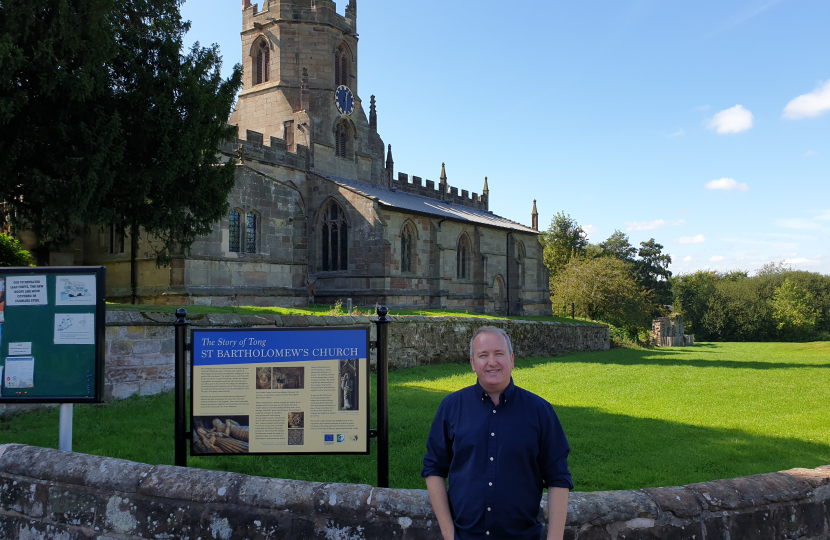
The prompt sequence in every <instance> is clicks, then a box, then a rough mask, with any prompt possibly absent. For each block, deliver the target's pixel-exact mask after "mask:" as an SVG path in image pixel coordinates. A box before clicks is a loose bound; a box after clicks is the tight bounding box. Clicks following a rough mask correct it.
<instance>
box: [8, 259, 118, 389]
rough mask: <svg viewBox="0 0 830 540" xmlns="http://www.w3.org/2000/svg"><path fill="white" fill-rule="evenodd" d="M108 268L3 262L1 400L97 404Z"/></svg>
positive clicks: (103, 342)
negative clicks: (6, 265) (9, 264)
mask: <svg viewBox="0 0 830 540" xmlns="http://www.w3.org/2000/svg"><path fill="white" fill-rule="evenodd" d="M105 298H106V268H104V267H80V266H71V267H54V266H53V267H29V268H0V361H2V363H0V367H1V368H2V392H0V403H100V402H101V401H102V398H103V376H104V354H105V351H104V345H105V332H104V328H105V327H104V323H105V319H106V304H105Z"/></svg>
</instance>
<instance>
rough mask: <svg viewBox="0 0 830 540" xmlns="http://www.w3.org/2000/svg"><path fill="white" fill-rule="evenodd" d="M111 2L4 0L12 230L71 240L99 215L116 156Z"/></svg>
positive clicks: (1, 191)
mask: <svg viewBox="0 0 830 540" xmlns="http://www.w3.org/2000/svg"><path fill="white" fill-rule="evenodd" d="M115 6H116V4H115V2H114V0H71V1H68V0H64V1H57V0H31V1H26V2H2V3H0V200H2V201H5V202H6V204H7V208H8V210H9V213H8V216H9V218H10V221H11V224H12V225H13V226H14V227H15V228H16V229H23V228H29V229H31V230H33V231H34V232H35V234H36V235H37V237H38V238H39V241H40V242H41V244H42V245H43V246H46V247H49V246H55V245H61V244H65V243H66V242H68V241H69V239H70V238H71V237H72V235H73V234H75V233H76V232H77V231H76V225H77V223H78V222H79V221H92V222H96V221H99V220H100V219H101V217H102V215H101V210H102V209H103V208H105V205H104V202H105V201H106V197H107V193H108V192H109V188H110V186H111V185H112V178H113V174H112V173H113V169H112V165H113V164H114V163H115V162H117V161H118V160H119V159H120V156H121V140H120V137H119V134H120V122H119V118H118V115H117V114H113V112H112V111H111V110H108V108H107V106H106V102H107V100H108V96H109V93H110V89H109V73H110V66H111V63H112V60H113V58H114V57H115V54H116V49H117V47H116V41H115V33H114V30H113V28H112V26H111V25H110V24H109V21H110V19H111V17H112V14H113V12H114V8H115Z"/></svg>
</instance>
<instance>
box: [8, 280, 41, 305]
mask: <svg viewBox="0 0 830 540" xmlns="http://www.w3.org/2000/svg"><path fill="white" fill-rule="evenodd" d="M48 303H49V301H48V300H47V296H46V276H7V277H6V304H7V305H9V306H45V305H47V304H48Z"/></svg>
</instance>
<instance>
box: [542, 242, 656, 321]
mask: <svg viewBox="0 0 830 540" xmlns="http://www.w3.org/2000/svg"><path fill="white" fill-rule="evenodd" d="M551 290H552V291H553V294H552V296H551V302H552V303H553V305H554V306H563V305H568V306H570V305H571V303H573V304H574V307H575V309H576V312H577V313H578V314H580V315H582V316H584V317H588V318H590V319H592V320H601V321H605V322H608V323H611V324H613V325H614V326H618V327H620V328H626V329H628V330H629V331H633V330H635V329H646V328H649V327H650V326H651V319H652V317H651V315H652V310H653V305H654V300H653V299H652V298H651V297H650V294H649V293H648V292H647V291H645V290H644V289H643V288H642V287H640V286H639V284H637V282H636V281H635V280H634V278H633V277H632V276H631V272H630V270H629V269H628V268H626V266H625V264H624V263H623V262H622V261H619V260H617V259H615V258H613V257H599V258H596V259H582V258H579V257H575V258H573V259H571V261H570V262H568V264H566V265H565V266H564V267H563V268H562V270H561V272H559V273H558V274H557V275H556V276H555V277H554V278H553V279H552V280H551ZM554 309H555V308H554Z"/></svg>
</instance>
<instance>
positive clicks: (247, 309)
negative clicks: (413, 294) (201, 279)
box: [107, 303, 590, 323]
mask: <svg viewBox="0 0 830 540" xmlns="http://www.w3.org/2000/svg"><path fill="white" fill-rule="evenodd" d="M179 307H183V306H159V305H152V304H135V305H134V304H114V303H108V304H107V310H108V311H142V312H145V313H175V312H176V310H177V309H179ZM184 307H185V309H187V313H188V314H192V315H204V314H209V313H238V314H240V315H263V314H267V315H346V314H347V312H346V311H345V309H344V308H343V306H340V307H339V308H336V307H335V306H329V305H324V304H312V305H311V306H309V307H306V308H284V307H258V306H184ZM355 309H356V311H355V313H357V314H358V315H369V316H376V315H377V312H376V310H375V309H374V308H355ZM389 314H390V315H421V316H424V317H478V318H486V319H516V320H524V321H553V322H573V323H587V322H590V321H586V320H582V319H571V318H568V317H534V316H528V317H499V316H495V315H485V314H483V313H474V312H468V311H456V310H451V309H392V310H390V311H389Z"/></svg>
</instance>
